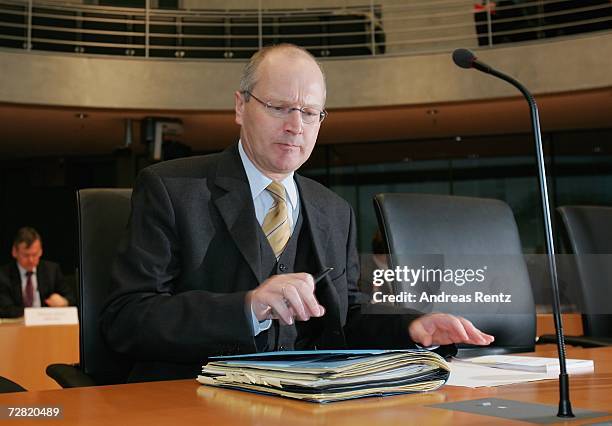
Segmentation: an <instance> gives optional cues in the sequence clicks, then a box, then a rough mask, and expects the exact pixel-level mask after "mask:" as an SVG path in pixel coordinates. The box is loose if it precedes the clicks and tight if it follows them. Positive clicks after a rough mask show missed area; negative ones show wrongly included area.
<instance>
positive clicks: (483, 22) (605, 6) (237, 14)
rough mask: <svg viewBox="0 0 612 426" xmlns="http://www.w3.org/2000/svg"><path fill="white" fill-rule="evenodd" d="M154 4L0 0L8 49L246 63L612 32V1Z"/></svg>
mask: <svg viewBox="0 0 612 426" xmlns="http://www.w3.org/2000/svg"><path fill="white" fill-rule="evenodd" d="M149 1H150V0H146V4H147V7H144V8H120V7H103V6H91V5H80V4H73V3H71V4H66V3H60V2H57V1H50V0H46V1H39V0H29V1H25V0H0V47H3V48H13V49H25V50H42V51H56V52H69V53H74V54H94V55H95V54H103V55H122V56H138V57H147V58H181V59H189V58H194V59H196V58H200V59H221V60H240V59H244V58H247V57H250V56H251V55H252V54H253V52H254V51H256V50H257V49H258V48H259V47H260V46H263V45H267V44H276V43H281V42H290V43H295V44H299V45H301V46H304V47H306V48H307V49H309V50H310V51H311V52H312V53H313V54H314V55H315V56H318V57H351V56H366V55H382V54H385V55H398V54H399V55H405V54H411V53H422V52H428V51H429V52H435V51H443V50H451V49H453V48H454V47H456V46H458V45H461V46H467V47H474V46H494V45H499V44H503V43H515V42H523V41H529V40H538V39H545V38H551V37H558V36H565V35H572V34H578V33H585V32H591V31H606V30H610V29H612V0H537V1H529V0H513V1H504V0H501V1H496V2H494V1H489V0H484V1H481V2H478V1H476V4H474V3H475V2H474V0H431V1H429V0H415V1H410V2H406V1H399V0H378V1H376V0H370V1H369V3H368V2H367V1H368V0H364V2H365V4H363V5H357V6H338V7H327V8H303V9H283V10H279V9H266V8H264V7H261V8H259V9H252V10H236V11H228V10H162V9H155V8H151V7H148V5H149ZM260 3H261V4H264V5H265V1H262V2H260ZM306 3H307V2H306Z"/></svg>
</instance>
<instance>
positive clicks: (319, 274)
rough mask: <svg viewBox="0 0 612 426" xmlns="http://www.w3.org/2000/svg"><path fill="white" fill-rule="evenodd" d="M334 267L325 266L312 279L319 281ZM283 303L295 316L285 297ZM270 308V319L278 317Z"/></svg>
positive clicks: (315, 281)
mask: <svg viewBox="0 0 612 426" xmlns="http://www.w3.org/2000/svg"><path fill="white" fill-rule="evenodd" d="M333 270H334V268H332V267H327V268H324V269H323V270H322V271H321V272H319V273H318V274H317V275H314V276H313V277H312V278H313V281H314V283H315V284H316V283H318V282H319V281H321V280H322V279H323V278H325V277H326V276H327V275H329V273H330V272H331V271H333ZM285 304H286V305H287V307H288V308H289V310H290V311H291V313H292V315H293V316H295V313H294V312H293V309H292V308H291V306H290V305H289V302H288V301H287V299H285ZM270 310H271V311H272V314H271V316H270V319H280V317H279V316H278V314H277V313H276V312H274V311H273V309H272V308H271V307H270Z"/></svg>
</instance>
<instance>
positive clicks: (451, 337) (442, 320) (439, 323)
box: [408, 313, 495, 347]
mask: <svg viewBox="0 0 612 426" xmlns="http://www.w3.org/2000/svg"><path fill="white" fill-rule="evenodd" d="M408 333H409V334H410V338H411V339H412V341H413V342H415V343H418V344H419V345H420V346H424V347H427V346H434V345H449V344H451V343H467V344H471V345H482V346H484V345H488V344H490V343H491V342H493V340H495V338H494V337H493V336H491V335H489V334H486V333H483V332H482V331H480V330H478V329H477V328H476V327H474V324H472V323H471V322H470V321H468V320H467V319H465V318H462V317H459V316H454V315H450V314H439V313H432V314H427V315H423V316H422V317H419V318H417V319H416V320H414V321H412V322H411V323H410V326H409V327H408Z"/></svg>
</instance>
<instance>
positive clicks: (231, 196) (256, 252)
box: [214, 145, 263, 282]
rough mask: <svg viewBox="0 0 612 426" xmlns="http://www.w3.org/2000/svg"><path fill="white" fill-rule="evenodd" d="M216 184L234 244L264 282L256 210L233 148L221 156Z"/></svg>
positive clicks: (223, 213)
mask: <svg viewBox="0 0 612 426" xmlns="http://www.w3.org/2000/svg"><path fill="white" fill-rule="evenodd" d="M215 184H216V185H217V186H218V187H219V188H221V189H222V190H223V191H222V193H221V194H220V195H219V196H218V197H216V198H215V200H214V202H215V205H216V206H217V208H218V209H219V213H220V214H221V217H222V218H223V221H224V222H225V225H226V226H227V230H228V232H229V234H230V235H231V237H232V239H233V240H234V243H235V244H236V246H237V247H238V249H239V250H240V253H242V256H243V257H244V259H245V260H246V262H247V263H248V265H249V267H250V268H251V270H252V271H253V274H255V277H257V280H258V281H259V282H261V281H262V280H263V277H262V276H261V265H260V263H261V262H260V261H259V259H260V257H261V255H260V248H259V239H258V237H257V227H256V226H254V222H255V224H256V223H257V222H256V220H255V219H254V218H255V208H254V207H253V198H252V195H251V190H250V187H249V183H248V180H247V177H246V173H245V172H244V167H243V166H242V162H241V160H240V156H239V154H238V146H237V145H233V146H232V147H230V148H228V149H227V150H225V151H224V152H223V153H222V154H221V158H220V159H219V163H218V166H217V172H216V176H215Z"/></svg>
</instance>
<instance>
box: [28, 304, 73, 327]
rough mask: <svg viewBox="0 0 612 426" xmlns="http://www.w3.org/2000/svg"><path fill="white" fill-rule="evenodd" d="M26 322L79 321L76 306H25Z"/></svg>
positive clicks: (29, 323)
mask: <svg viewBox="0 0 612 426" xmlns="http://www.w3.org/2000/svg"><path fill="white" fill-rule="evenodd" d="M24 320H25V321H24V322H25V325H26V326H30V325H70V324H78V323H79V315H78V312H77V308H76V307H75V306H69V307H66V308H25V309H24Z"/></svg>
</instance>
